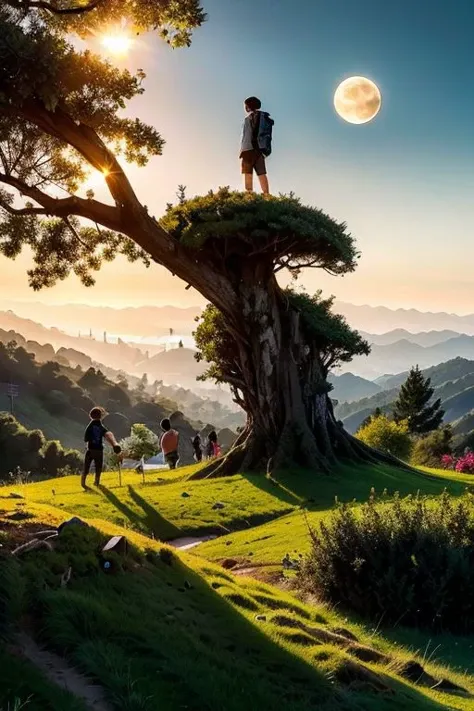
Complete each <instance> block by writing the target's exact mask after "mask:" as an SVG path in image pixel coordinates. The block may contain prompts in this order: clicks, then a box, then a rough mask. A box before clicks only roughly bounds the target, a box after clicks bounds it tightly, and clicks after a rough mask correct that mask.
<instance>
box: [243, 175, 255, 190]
mask: <svg viewBox="0 0 474 711" xmlns="http://www.w3.org/2000/svg"><path fill="white" fill-rule="evenodd" d="M244 178H245V189H246V191H247V192H248V193H251V192H253V175H252V173H245V176H244Z"/></svg>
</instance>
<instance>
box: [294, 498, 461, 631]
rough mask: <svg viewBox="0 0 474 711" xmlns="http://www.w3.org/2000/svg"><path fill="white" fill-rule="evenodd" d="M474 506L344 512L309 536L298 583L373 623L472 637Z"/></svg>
mask: <svg viewBox="0 0 474 711" xmlns="http://www.w3.org/2000/svg"><path fill="white" fill-rule="evenodd" d="M473 556H474V502H473V499H472V497H471V496H470V495H468V496H466V497H465V498H464V499H462V500H458V501H454V500H452V499H451V498H450V496H449V495H448V494H446V493H445V494H443V495H442V496H441V497H440V498H439V499H438V500H436V501H435V502H433V501H429V500H425V499H423V498H419V497H416V498H411V497H408V498H407V499H399V498H397V499H396V500H395V501H394V502H393V503H376V502H375V501H374V500H373V499H371V500H370V501H369V502H368V503H367V504H365V505H364V506H363V507H362V509H361V510H359V511H353V510H352V509H351V508H350V507H348V506H346V505H344V506H342V507H341V508H340V509H339V510H338V511H337V512H336V513H335V514H333V516H332V517H331V519H330V520H329V521H328V522H327V523H326V522H323V523H321V525H320V527H319V529H318V530H316V531H313V532H312V547H311V553H310V555H309V556H308V557H307V558H306V560H305V563H304V565H303V569H302V573H301V577H300V583H301V585H302V586H303V587H305V588H306V589H309V590H311V591H312V592H314V593H316V594H317V595H320V596H322V597H323V598H324V599H325V600H327V601H329V602H331V603H333V604H337V605H343V606H344V607H345V608H346V609H348V610H351V611H354V612H356V613H357V614H360V615H362V616H364V617H368V618H370V619H371V620H373V621H379V620H380V619H382V618H383V620H384V623H385V622H396V623H397V624H398V623H400V622H401V621H403V624H404V625H416V626H418V625H419V626H423V627H430V628H432V629H445V630H451V631H462V632H472V631H473V630H474V568H473V567H472V563H471V561H472V557H473Z"/></svg>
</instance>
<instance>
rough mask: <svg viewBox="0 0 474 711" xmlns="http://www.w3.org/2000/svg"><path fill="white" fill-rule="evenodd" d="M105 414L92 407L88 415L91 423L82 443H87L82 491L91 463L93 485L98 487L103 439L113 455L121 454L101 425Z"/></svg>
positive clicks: (114, 441) (102, 461) (119, 448)
mask: <svg viewBox="0 0 474 711" xmlns="http://www.w3.org/2000/svg"><path fill="white" fill-rule="evenodd" d="M105 414H106V413H105V411H104V410H103V409H102V408H101V407H93V408H92V410H91V411H90V413H89V417H90V418H91V421H90V422H89V424H88V425H87V427H86V431H85V432H84V442H86V443H87V449H86V454H85V457H84V471H83V474H82V477H81V486H82V488H83V489H87V486H86V478H87V475H88V474H89V472H90V468H91V464H92V462H93V463H94V467H95V481H94V484H95V486H99V485H100V475H101V474H102V469H103V468H104V439H106V440H107V442H108V443H109V444H110V446H111V447H112V448H113V450H114V452H115V454H121V453H122V448H121V447H120V445H118V444H117V440H116V439H115V437H114V435H113V434H112V432H109V430H108V429H107V427H105V426H104V424H103V423H102V419H103V417H105Z"/></svg>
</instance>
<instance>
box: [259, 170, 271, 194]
mask: <svg viewBox="0 0 474 711" xmlns="http://www.w3.org/2000/svg"><path fill="white" fill-rule="evenodd" d="M258 179H259V181H260V187H261V188H262V193H263V194H264V195H269V194H270V188H269V186H268V176H267V175H259V176H258Z"/></svg>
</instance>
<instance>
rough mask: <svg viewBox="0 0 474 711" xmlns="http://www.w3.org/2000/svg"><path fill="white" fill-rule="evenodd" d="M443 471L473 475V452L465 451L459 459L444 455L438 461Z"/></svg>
mask: <svg viewBox="0 0 474 711" xmlns="http://www.w3.org/2000/svg"><path fill="white" fill-rule="evenodd" d="M438 461H441V465H442V466H443V468H444V469H452V470H454V471H456V472H459V473H461V474H474V452H471V451H467V452H465V453H464V454H463V455H461V456H460V457H454V456H453V455H452V454H444V455H443V456H442V457H441V458H440V460H438Z"/></svg>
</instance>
